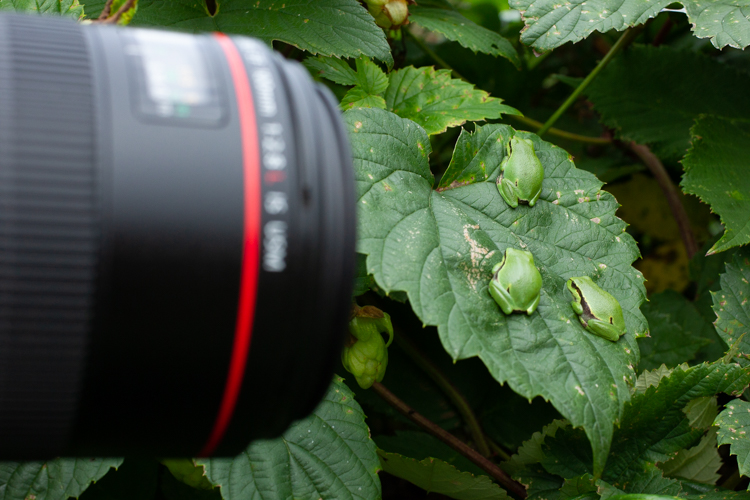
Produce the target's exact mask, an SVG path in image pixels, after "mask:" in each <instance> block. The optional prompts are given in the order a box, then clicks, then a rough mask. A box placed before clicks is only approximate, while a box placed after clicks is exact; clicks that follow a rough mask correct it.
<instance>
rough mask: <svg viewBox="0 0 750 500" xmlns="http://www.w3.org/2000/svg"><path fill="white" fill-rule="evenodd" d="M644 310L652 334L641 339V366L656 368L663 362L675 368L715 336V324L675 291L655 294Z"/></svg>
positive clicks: (647, 368)
mask: <svg viewBox="0 0 750 500" xmlns="http://www.w3.org/2000/svg"><path fill="white" fill-rule="evenodd" d="M641 311H643V314H644V316H646V319H647V320H648V325H649V329H650V331H651V333H650V335H651V337H649V338H641V339H638V347H639V348H640V349H641V362H640V364H639V365H638V368H639V369H643V370H653V369H655V368H658V367H659V366H661V365H662V364H665V365H667V366H668V367H670V368H672V367H675V366H677V365H679V364H680V363H684V362H685V361H690V360H692V359H693V358H695V355H696V354H697V353H698V351H699V350H700V349H701V347H703V346H705V345H707V344H708V343H709V342H710V340H709V339H710V338H711V336H712V335H713V330H714V327H713V325H712V324H711V323H709V322H708V321H706V320H705V319H704V318H703V316H701V314H700V313H699V312H698V310H697V309H696V308H695V306H694V305H693V304H692V303H691V302H689V301H688V300H687V299H685V297H683V296H682V295H680V294H679V293H677V292H675V291H673V290H667V291H665V292H662V293H657V294H655V295H652V296H651V297H650V299H649V302H646V303H644V304H643V307H641Z"/></svg>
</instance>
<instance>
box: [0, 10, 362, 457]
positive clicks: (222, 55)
mask: <svg viewBox="0 0 750 500" xmlns="http://www.w3.org/2000/svg"><path fill="white" fill-rule="evenodd" d="M0 43H3V44H4V45H3V46H4V47H5V50H4V51H0V442H1V443H3V445H2V447H0V459H31V458H44V457H50V456H55V455H110V456H112V455H133V454H148V455H153V456H194V455H197V454H198V453H201V452H204V453H207V452H210V453H213V454H218V455H231V454H235V453H237V452H239V451H241V450H242V449H243V448H244V447H245V446H246V445H247V443H248V442H249V441H250V440H251V439H255V438H260V437H264V438H265V437H273V436H276V435H278V434H279V433H281V432H283V430H284V429H285V428H286V427H287V426H288V425H289V423H291V421H292V420H294V419H297V418H301V417H303V416H304V415H306V414H307V413H309V412H310V411H311V410H312V409H313V408H314V406H315V405H316V404H317V402H318V400H319V399H320V397H321V396H322V394H323V392H324V391H325V389H326V387H327V386H328V384H329V383H330V376H331V373H332V371H331V370H332V367H333V364H334V360H335V358H336V357H337V356H338V353H339V348H340V344H341V340H342V335H343V332H344V330H345V323H346V320H347V315H348V309H349V303H350V297H351V286H352V279H353V267H354V225H355V224H354V198H353V179H352V173H351V155H350V152H349V149H348V144H347V141H346V135H345V132H344V131H343V127H342V125H341V120H340V117H339V115H338V111H337V109H336V104H335V102H334V101H333V100H332V99H331V97H330V95H329V93H328V91H327V89H325V88H323V87H321V86H318V85H316V84H314V83H313V82H312V81H311V79H310V78H309V76H308V75H307V73H306V72H305V71H304V70H303V69H302V68H301V67H300V66H299V65H296V64H294V63H289V62H287V61H285V60H284V59H282V58H281V57H279V56H277V55H275V54H273V53H272V52H271V51H270V50H268V49H267V48H266V47H265V46H263V45H262V44H260V43H259V42H256V41H254V40H251V39H244V38H232V39H229V38H226V37H222V36H220V35H211V34H206V35H198V36H195V35H184V34H177V33H167V32H158V31H150V30H135V29H122V28H115V27H109V26H81V25H78V24H75V23H72V22H66V21H65V20H61V19H51V18H43V17H32V16H28V17H27V16H17V15H2V16H0ZM233 55H234V56H237V57H234V56H233ZM238 71H239V72H240V73H238ZM238 75H240V76H242V75H244V80H243V78H238ZM243 81H244V82H246V83H244V84H243ZM247 82H249V89H248V88H244V87H243V86H247ZM248 90H249V95H251V102H252V103H251V105H250V107H249V108H248V107H247V106H246V104H243V102H244V101H242V99H243V97H242V95H244V94H243V92H247V91H248ZM243 106H244V107H243ZM243 109H244V110H246V111H242V110H243ZM247 109H250V111H249V112H248V111H247ZM243 113H244V114H243ZM251 115H252V116H251ZM248 131H250V132H248ZM248 138H249V139H248ZM253 193H255V194H253ZM248 210H249V211H248ZM252 213H255V215H254V216H253V215H252ZM249 214H250V215H249ZM252 217H257V221H256V222H257V224H252V223H248V221H249V220H250V219H251V218H252ZM253 245H256V246H257V248H256V247H253ZM248 248H251V249H252V248H255V254H253V252H250V253H249V254H248ZM248 255H256V257H257V259H256V260H255V261H252V259H251V260H248ZM253 276H254V278H253ZM243 280H244V281H243ZM248 280H249V281H248ZM243 282H244V283H245V285H243V284H242V283H243ZM251 282H252V283H253V287H252V290H251V291H252V295H253V296H254V298H253V300H252V301H251V302H252V303H251V304H250V306H251V307H250V309H251V312H252V313H253V314H252V330H251V331H250V332H247V331H240V330H241V329H238V328H237V325H238V321H239V320H238V317H240V316H242V314H243V311H244V312H245V313H247V310H246V309H247V308H246V307H245V306H243V305H242V304H241V303H240V302H241V300H240V295H241V293H244V292H242V290H243V286H244V287H245V288H244V289H247V283H251ZM245 291H247V290H245ZM245 305H247V304H245ZM243 308H244V309H243ZM243 333H247V334H248V337H251V338H250V346H249V354H247V359H246V364H244V365H242V364H241V363H240V364H239V365H238V364H237V359H239V358H242V359H243V360H244V358H243V356H239V355H238V352H239V351H238V350H237V349H238V347H237V346H238V345H239V344H238V342H237V337H238V336H242V335H243ZM237 366H240V367H241V368H242V367H243V366H244V368H243V369H242V371H240V372H238V373H239V379H236V380H235V382H236V381H237V380H239V382H241V386H240V388H239V389H237V387H235V389H237V391H238V392H237V391H235V392H237V394H236V396H237V397H236V398H235V399H234V400H233V399H232V397H231V394H232V390H231V388H230V386H232V383H231V380H232V374H231V373H232V370H235V372H236V371H237ZM232 367H234V368H232ZM235 375H236V373H235ZM227 401H229V403H227ZM227 408H229V412H228V413H227ZM221 415H223V417H221ZM227 415H229V416H228V417H227ZM222 418H224V421H225V424H226V423H228V425H225V427H223V428H222V424H221V423H220V421H221V420H222ZM227 419H228V420H227ZM217 429H218V430H217ZM217 433H218V434H217ZM217 435H219V438H218V440H217V439H214V440H213V444H212V445H211V444H210V443H209V442H211V439H212V438H211V436H213V437H214V438H215V437H216V436H217Z"/></svg>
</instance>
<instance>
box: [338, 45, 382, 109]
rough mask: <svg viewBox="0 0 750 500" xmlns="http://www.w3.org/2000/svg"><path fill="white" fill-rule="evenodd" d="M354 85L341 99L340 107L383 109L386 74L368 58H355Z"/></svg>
mask: <svg viewBox="0 0 750 500" xmlns="http://www.w3.org/2000/svg"><path fill="white" fill-rule="evenodd" d="M355 78H356V86H355V87H354V88H352V89H350V90H349V92H347V93H346V95H345V96H344V98H343V99H342V100H341V108H342V109H350V108H380V109H385V99H383V96H382V94H383V92H385V89H386V88H388V75H386V74H385V72H384V71H383V70H382V69H380V68H379V67H378V65H377V64H375V63H374V62H372V61H370V60H369V59H364V58H361V57H360V58H359V59H357V72H356V73H355Z"/></svg>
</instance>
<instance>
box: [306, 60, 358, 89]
mask: <svg viewBox="0 0 750 500" xmlns="http://www.w3.org/2000/svg"><path fill="white" fill-rule="evenodd" d="M303 64H304V65H305V66H307V68H308V69H309V70H310V72H311V73H312V74H313V76H317V77H320V78H325V79H326V80H331V81H332V82H335V83H338V84H339V85H347V86H348V85H356V84H357V72H356V71H354V70H353V69H352V68H351V66H349V63H348V62H346V61H345V60H343V59H338V58H336V57H324V56H316V57H308V58H307V59H305V60H304V61H303Z"/></svg>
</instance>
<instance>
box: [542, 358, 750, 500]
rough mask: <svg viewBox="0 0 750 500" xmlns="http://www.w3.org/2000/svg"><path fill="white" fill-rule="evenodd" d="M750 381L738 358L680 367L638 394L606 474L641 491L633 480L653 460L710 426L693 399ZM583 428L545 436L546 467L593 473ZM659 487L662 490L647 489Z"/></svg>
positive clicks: (659, 459)
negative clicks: (692, 413)
mask: <svg viewBox="0 0 750 500" xmlns="http://www.w3.org/2000/svg"><path fill="white" fill-rule="evenodd" d="M748 383H750V373H748V371H747V370H745V369H743V368H742V367H740V366H739V365H737V364H734V363H732V364H725V363H722V362H717V363H713V364H705V363H704V364H701V365H698V366H694V367H690V368H684V367H683V366H680V367H677V368H675V369H674V370H672V372H671V374H670V375H668V376H666V377H664V378H662V379H661V381H660V382H659V384H658V385H656V386H651V387H649V388H648V389H647V390H646V392H645V393H637V394H634V395H633V398H632V399H631V401H630V403H629V404H627V405H626V406H625V411H624V414H623V417H622V419H621V421H620V426H619V428H617V429H616V430H615V434H614V439H613V441H612V447H611V450H610V455H609V460H608V461H607V467H606V469H605V471H604V474H603V475H602V479H603V480H604V481H606V482H608V483H610V484H612V485H613V486H615V487H617V488H620V489H624V490H625V491H628V492H631V493H637V492H638V491H633V490H631V489H627V488H625V487H624V486H623V485H632V482H633V481H634V480H635V479H637V478H638V477H639V476H640V475H641V474H642V473H643V470H644V468H645V467H647V466H648V464H653V463H655V462H665V461H667V460H669V459H670V458H672V457H673V456H674V455H675V454H676V453H677V452H679V451H680V450H682V449H684V448H689V447H692V446H694V445H696V444H698V441H699V440H700V438H701V437H702V436H703V434H704V432H705V430H706V429H705V428H694V427H692V426H691V422H692V423H693V424H694V425H695V424H696V423H698V422H702V421H703V420H702V419H696V418H692V419H691V418H688V416H687V415H686V413H685V410H686V409H687V406H688V404H689V403H690V401H692V400H694V399H696V398H701V397H708V396H714V395H716V394H718V393H722V392H723V393H727V394H734V395H736V394H739V393H741V392H742V391H743V390H744V389H745V388H746V387H747V385H748ZM584 445H585V440H584V436H583V435H582V433H581V432H580V431H578V430H572V431H571V430H565V431H562V432H558V433H557V434H556V435H555V438H554V439H547V440H545V448H544V454H545V458H544V459H543V460H542V465H543V466H544V468H545V469H546V470H547V471H548V472H550V473H552V474H557V475H560V476H562V477H565V478H570V477H575V476H579V475H581V474H584V473H591V472H592V470H591V467H590V461H589V460H587V455H588V454H589V453H590V452H589V451H588V450H587V449H586V447H585V446H584ZM645 492H646V493H658V492H657V491H645Z"/></svg>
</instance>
